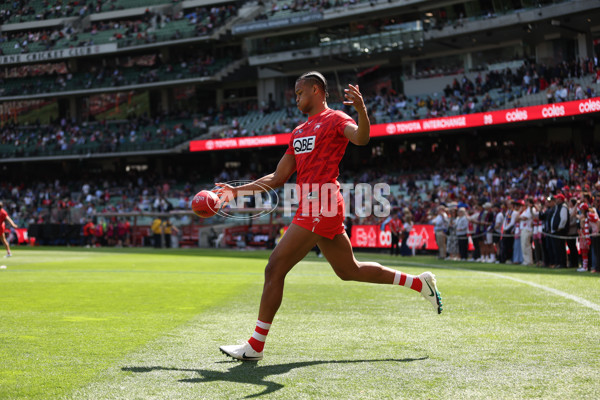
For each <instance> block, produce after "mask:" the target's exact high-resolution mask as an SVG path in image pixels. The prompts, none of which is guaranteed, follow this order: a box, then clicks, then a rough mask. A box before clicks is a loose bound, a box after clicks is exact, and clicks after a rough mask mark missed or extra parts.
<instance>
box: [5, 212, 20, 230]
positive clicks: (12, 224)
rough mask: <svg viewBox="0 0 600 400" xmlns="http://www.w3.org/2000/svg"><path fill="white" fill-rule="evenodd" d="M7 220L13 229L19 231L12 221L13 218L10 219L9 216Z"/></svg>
mask: <svg viewBox="0 0 600 400" xmlns="http://www.w3.org/2000/svg"><path fill="white" fill-rule="evenodd" d="M6 220H7V221H8V223H9V224H11V226H12V227H13V228H15V229H17V228H18V226H17V224H15V223H14V222H13V220H12V219H11V218H10V217H9V216H8V215H7V216H6Z"/></svg>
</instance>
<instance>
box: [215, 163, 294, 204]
mask: <svg viewBox="0 0 600 400" xmlns="http://www.w3.org/2000/svg"><path fill="white" fill-rule="evenodd" d="M294 172H296V158H295V157H294V155H293V154H284V155H283V157H281V160H279V164H277V168H276V169H275V172H273V173H271V174H269V175H265V176H263V177H262V178H259V179H257V180H255V181H254V182H250V183H247V184H245V185H241V186H235V187H234V186H231V185H228V184H227V183H217V184H216V186H218V187H219V189H218V190H217V191H216V193H217V195H218V196H219V197H220V198H222V199H228V198H230V197H231V196H233V198H236V197H237V196H238V194H239V193H242V192H243V193H245V194H254V193H260V192H265V191H267V190H269V189H275V188H278V187H280V186H283V185H284V184H285V183H286V182H287V181H288V179H290V176H292V174H293V173H294Z"/></svg>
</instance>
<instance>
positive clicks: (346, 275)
mask: <svg viewBox="0 0 600 400" xmlns="http://www.w3.org/2000/svg"><path fill="white" fill-rule="evenodd" d="M334 271H335V274H336V275H337V276H338V278H340V279H341V280H343V281H355V280H356V277H357V276H358V269H357V268H354V267H353V268H352V269H337V268H334Z"/></svg>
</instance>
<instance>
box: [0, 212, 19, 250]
mask: <svg viewBox="0 0 600 400" xmlns="http://www.w3.org/2000/svg"><path fill="white" fill-rule="evenodd" d="M5 221H6V222H8V223H9V224H10V225H11V226H12V227H13V228H15V229H17V228H18V226H17V224H15V223H14V222H13V220H12V218H10V217H9V216H8V213H7V212H6V210H5V209H4V203H2V202H1V201H0V240H2V243H3V244H4V247H5V248H6V255H5V256H4V258H8V257H12V253H11V252H10V245H9V244H8V240H7V239H6V234H5V230H6V228H5V227H4V223H5Z"/></svg>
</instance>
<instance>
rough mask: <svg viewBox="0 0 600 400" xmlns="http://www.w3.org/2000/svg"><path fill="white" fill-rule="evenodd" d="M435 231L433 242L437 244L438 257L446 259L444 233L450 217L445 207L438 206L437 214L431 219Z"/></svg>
mask: <svg viewBox="0 0 600 400" xmlns="http://www.w3.org/2000/svg"><path fill="white" fill-rule="evenodd" d="M431 223H432V224H433V230H434V232H435V242H436V244H437V246H438V259H440V260H444V259H446V235H447V232H448V225H449V223H450V219H449V217H448V214H447V212H446V207H444V206H443V205H440V206H438V208H437V215H436V216H435V217H434V218H433V219H432V220H431Z"/></svg>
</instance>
